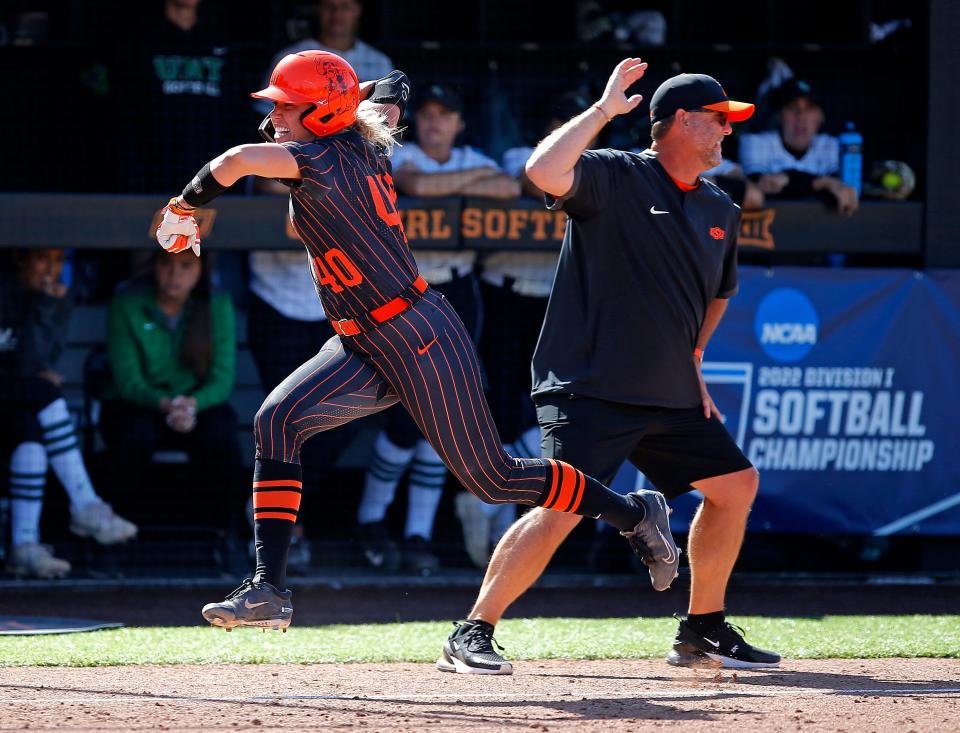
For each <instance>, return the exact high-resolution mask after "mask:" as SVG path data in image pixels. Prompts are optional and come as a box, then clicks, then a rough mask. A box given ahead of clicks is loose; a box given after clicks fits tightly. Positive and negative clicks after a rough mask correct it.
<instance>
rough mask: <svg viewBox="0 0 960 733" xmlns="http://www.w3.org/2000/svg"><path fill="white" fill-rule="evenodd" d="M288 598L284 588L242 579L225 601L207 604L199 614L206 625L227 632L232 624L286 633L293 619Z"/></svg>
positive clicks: (291, 607) (290, 594) (288, 595)
mask: <svg viewBox="0 0 960 733" xmlns="http://www.w3.org/2000/svg"><path fill="white" fill-rule="evenodd" d="M292 597H293V594H292V593H291V592H290V591H288V590H285V591H282V592H281V591H279V590H277V589H276V588H275V587H274V586H272V585H270V583H267V582H266V581H259V582H257V581H253V580H251V579H250V578H246V579H245V580H244V581H243V584H242V585H241V586H240V587H239V588H237V589H236V590H234V591H232V592H231V593H230V595H228V596H227V597H226V599H225V600H223V601H221V602H220V603H208V604H207V605H206V606H204V607H203V611H202V612H201V613H203V617H204V618H205V619H206V620H207V621H208V622H209V623H210V624H212V625H213V626H221V627H223V628H224V629H226V630H227V631H230V630H232V629H233V628H234V627H236V626H257V627H260V628H263V629H280V630H281V631H284V632H286V630H287V627H288V626H289V625H290V621H291V619H293V603H292V602H291V598H292Z"/></svg>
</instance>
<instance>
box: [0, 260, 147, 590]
mask: <svg viewBox="0 0 960 733" xmlns="http://www.w3.org/2000/svg"><path fill="white" fill-rule="evenodd" d="M64 262H65V253H64V251H63V250H62V249H34V250H27V251H24V252H17V253H16V255H15V258H14V266H13V267H5V268H3V270H2V271H0V272H2V274H0V405H2V406H3V413H4V420H3V421H2V423H0V450H2V451H3V453H4V455H5V456H6V455H9V464H8V466H9V472H8V476H7V478H8V481H9V484H8V485H9V496H10V519H11V521H10V530H11V531H10V553H9V556H8V558H7V570H8V572H10V573H12V574H14V575H17V576H21V575H22V576H32V577H38V578H55V577H62V576H64V575H66V574H67V573H69V572H70V563H69V562H67V561H66V560H63V559H61V558H58V557H56V556H55V555H54V554H53V549H52V548H51V547H50V546H49V545H46V544H41V543H40V514H41V510H42V508H43V498H44V493H45V492H44V490H45V487H46V483H47V473H48V470H50V469H52V470H53V473H54V475H55V476H56V477H57V479H58V480H59V481H60V483H61V485H62V486H63V488H64V489H65V490H66V492H67V495H68V496H69V499H70V531H71V532H73V533H74V534H76V535H79V536H81V537H92V538H93V539H94V540H96V541H97V542H99V543H101V544H105V545H106V544H114V543H117V542H124V541H126V540H129V539H130V538H132V537H133V536H134V535H136V533H137V527H136V526H135V525H134V524H132V523H131V522H128V521H127V520H125V519H123V518H122V517H120V516H118V515H117V514H116V513H115V512H114V511H113V509H112V508H111V507H110V505H109V504H107V503H106V502H104V501H103V499H101V498H100V495H99V494H98V493H97V491H96V489H95V488H94V486H93V482H92V481H91V479H90V475H89V474H88V472H87V468H86V463H85V461H84V458H83V455H82V453H81V452H80V447H79V443H78V441H77V434H76V431H75V430H74V426H73V419H72V418H71V416H70V411H69V409H68V407H67V403H66V400H65V399H64V397H63V393H62V391H61V388H62V386H63V383H64V377H63V375H62V374H61V373H60V372H59V371H57V363H58V360H59V358H60V356H61V354H62V353H63V349H64V342H65V341H66V334H67V325H68V322H69V319H70V312H71V299H70V293H69V290H68V287H67V284H66V283H65V282H63V280H62V277H61V274H62V272H63V269H64Z"/></svg>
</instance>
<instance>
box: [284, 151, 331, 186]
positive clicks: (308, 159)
mask: <svg viewBox="0 0 960 733" xmlns="http://www.w3.org/2000/svg"><path fill="white" fill-rule="evenodd" d="M281 145H283V147H285V148H286V149H287V150H288V151H289V152H290V154H291V155H293V157H294V159H295V160H296V161H297V168H299V169H300V179H301V180H300V182H299V184H296V185H291V188H292V189H293V190H296V189H298V188H301V187H303V188H304V189H307V190H310V193H311V195H312V196H313V197H314V198H316V199H320V198H323V197H324V196H326V195H327V193H328V192H329V191H330V189H331V188H333V182H332V179H333V175H332V171H333V167H334V162H333V161H335V160H336V153H335V151H333V150H331V149H330V147H329V146H327V145H326V144H323V143H322V142H309V143H303V142H286V143H281ZM291 183H292V182H291Z"/></svg>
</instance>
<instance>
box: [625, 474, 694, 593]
mask: <svg viewBox="0 0 960 733" xmlns="http://www.w3.org/2000/svg"><path fill="white" fill-rule="evenodd" d="M626 499H627V501H629V502H631V503H632V504H634V505H635V506H638V507H641V506H642V507H643V508H644V510H645V513H644V517H643V520H641V521H640V523H639V524H637V526H636V527H634V528H633V529H632V530H631V531H629V532H621V533H620V534H622V535H623V536H624V537H626V538H627V541H628V542H630V547H631V548H633V551H634V552H635V553H637V555H639V556H640V559H641V560H642V561H643V564H644V565H646V566H647V570H648V571H649V572H650V582H651V584H652V585H653V589H654V590H666V589H667V588H669V587H670V584H671V583H672V582H673V579H674V578H676V577H677V566H678V565H679V564H680V550H679V548H678V547H677V543H676V542H674V541H673V534H672V533H671V532H670V511H671V510H670V508H669V507H667V500H666V498H665V497H664V495H663V494H661V493H660V492H659V491H648V490H647V489H640V490H639V491H632V492H630V493H629V494H627V496H626Z"/></svg>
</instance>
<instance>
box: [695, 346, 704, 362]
mask: <svg viewBox="0 0 960 733" xmlns="http://www.w3.org/2000/svg"><path fill="white" fill-rule="evenodd" d="M693 355H694V356H695V357H697V361H699V362H700V363H701V364H703V349H701V348H699V347H698V348H696V349H694V350H693Z"/></svg>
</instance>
